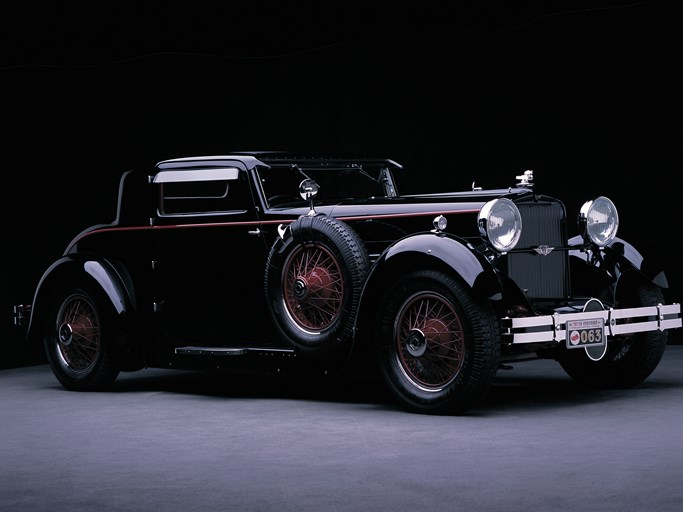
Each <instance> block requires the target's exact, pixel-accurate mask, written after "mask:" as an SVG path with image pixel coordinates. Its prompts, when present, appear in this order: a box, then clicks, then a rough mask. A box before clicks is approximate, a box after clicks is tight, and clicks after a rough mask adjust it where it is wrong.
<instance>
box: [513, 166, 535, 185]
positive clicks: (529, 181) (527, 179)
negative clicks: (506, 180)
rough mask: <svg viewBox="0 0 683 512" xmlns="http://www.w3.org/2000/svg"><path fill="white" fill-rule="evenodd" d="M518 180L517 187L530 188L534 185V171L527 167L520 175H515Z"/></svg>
mask: <svg viewBox="0 0 683 512" xmlns="http://www.w3.org/2000/svg"><path fill="white" fill-rule="evenodd" d="M515 178H517V179H518V180H520V181H519V183H517V186H518V187H524V188H531V187H533V186H534V171H532V170H531V169H528V170H526V171H524V174H522V175H521V176H515Z"/></svg>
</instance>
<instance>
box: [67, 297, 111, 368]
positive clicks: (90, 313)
mask: <svg viewBox="0 0 683 512" xmlns="http://www.w3.org/2000/svg"><path fill="white" fill-rule="evenodd" d="M57 330H58V340H59V342H58V347H57V352H58V355H59V359H60V362H61V364H62V365H63V366H64V367H65V368H68V369H69V370H72V371H74V372H87V371H88V370H90V369H91V368H92V367H93V365H94V364H95V363H96V361H97V358H98V356H99V354H100V350H101V347H102V345H101V342H100V323H99V319H98V316H97V311H96V309H95V306H94V305H93V304H92V303H91V302H90V301H89V300H88V298H87V297H85V296H83V295H78V294H77V295H72V296H71V297H69V298H67V299H66V300H65V301H64V303H63V304H62V307H61V308H60V310H59V313H58V316H57Z"/></svg>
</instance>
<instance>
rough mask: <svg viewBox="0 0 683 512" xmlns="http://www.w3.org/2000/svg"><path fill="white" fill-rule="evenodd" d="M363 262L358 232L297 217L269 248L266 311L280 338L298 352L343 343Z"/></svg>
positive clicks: (325, 350)
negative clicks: (268, 310) (267, 310)
mask: <svg viewBox="0 0 683 512" xmlns="http://www.w3.org/2000/svg"><path fill="white" fill-rule="evenodd" d="M369 266H370V264H369V259H368V255H367V252H366V249H365V246H364V245H363V242H362V240H361V239H360V237H359V236H358V234H357V233H356V232H355V231H354V230H353V229H351V227H350V226H348V225H347V224H346V223H344V222H342V221H340V220H337V219H335V218H332V217H328V216H326V215H310V216H303V217H300V218H299V219H297V220H296V221H295V222H293V223H292V224H290V225H289V226H288V227H287V229H286V230H285V232H284V235H283V236H282V237H281V238H278V239H277V240H276V241H275V243H274V244H273V246H272V247H271V249H270V253H269V254H268V260H267V263H266V271H265V292H266V299H267V302H268V307H269V309H270V312H271V314H272V316H273V319H274V320H275V324H276V326H277V328H278V331H279V332H280V334H281V335H282V336H283V337H284V338H285V339H286V340H288V341H289V342H290V343H291V344H293V345H294V346H295V347H297V348H299V349H301V350H302V351H304V352H308V353H315V354H316V355H326V354H329V353H336V349H339V348H343V347H344V346H345V345H348V342H349V341H350V340H351V337H352V334H353V322H354V318H355V314H356V310H357V308H358V302H359V300H360V292H361V289H362V287H363V284H364V282H365V278H366V276H367V272H368V269H369Z"/></svg>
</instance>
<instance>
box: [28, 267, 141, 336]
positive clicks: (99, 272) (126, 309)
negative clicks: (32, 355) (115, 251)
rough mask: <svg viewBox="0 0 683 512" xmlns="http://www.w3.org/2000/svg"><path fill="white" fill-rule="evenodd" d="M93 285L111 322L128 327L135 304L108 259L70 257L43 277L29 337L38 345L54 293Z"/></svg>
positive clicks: (33, 306)
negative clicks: (75, 284)
mask: <svg viewBox="0 0 683 512" xmlns="http://www.w3.org/2000/svg"><path fill="white" fill-rule="evenodd" d="M79 282H87V283H90V284H91V285H92V286H93V288H94V289H95V290H96V292H97V293H98V294H99V296H100V298H101V299H102V300H103V302H104V305H105V307H106V308H107V311H108V312H109V313H110V314H111V316H112V319H113V320H114V321H116V322H121V324H120V325H121V326H123V325H124V324H125V322H126V321H127V318H128V317H129V316H130V314H131V312H132V310H133V308H134V302H133V299H132V294H130V293H129V292H128V290H127V289H126V287H125V285H124V283H123V280H122V278H121V276H120V274H119V272H117V270H116V269H115V268H114V266H113V265H112V264H111V263H110V262H108V261H107V260H105V259H102V258H92V257H86V256H84V255H67V256H64V257H62V258H60V259H59V260H57V261H55V262H54V263H53V264H52V265H50V267H49V268H48V269H47V270H46V271H45V272H44V273H43V275H42V277H41V279H40V282H39V283H38V286H37V287H36V292H35V294H34V297H33V303H32V308H31V319H30V322H29V325H28V331H27V337H28V338H29V339H31V340H33V341H37V340H38V338H39V337H40V336H41V326H42V325H43V322H44V315H45V314H46V313H45V312H46V310H47V305H48V304H49V301H50V300H51V297H52V295H53V292H54V291H56V290H58V289H59V288H60V287H64V286H69V285H71V284H74V283H79Z"/></svg>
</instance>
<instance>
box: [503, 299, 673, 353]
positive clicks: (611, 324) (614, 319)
mask: <svg viewBox="0 0 683 512" xmlns="http://www.w3.org/2000/svg"><path fill="white" fill-rule="evenodd" d="M646 317H655V319H653V320H647V321H642V320H640V319H642V318H646ZM589 318H602V319H603V320H604V321H605V331H606V334H607V335H608V336H618V335H620V334H630V333H636V332H648V331H664V330H667V329H677V328H679V327H681V326H683V321H682V320H681V305H680V304H678V303H675V304H666V305H664V304H659V305H657V306H644V307H639V308H625V309H607V310H604V311H580V312H577V313H555V314H553V315H543V316H533V317H524V318H509V317H505V318H503V319H502V320H501V322H502V325H503V333H502V334H503V341H504V342H505V343H508V344H519V343H542V342H548V341H552V342H558V343H559V342H564V341H565V340H566V338H567V331H566V324H567V322H568V321H570V320H584V319H589ZM627 320H628V321H627Z"/></svg>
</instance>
